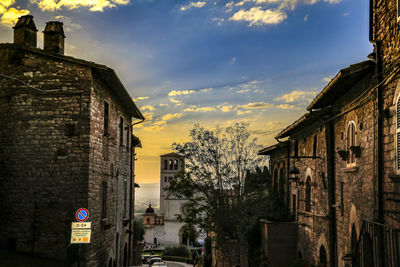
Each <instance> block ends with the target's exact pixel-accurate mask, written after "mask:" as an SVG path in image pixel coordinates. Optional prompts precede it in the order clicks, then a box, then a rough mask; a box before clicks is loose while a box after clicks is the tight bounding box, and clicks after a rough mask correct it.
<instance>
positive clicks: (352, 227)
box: [351, 223, 357, 255]
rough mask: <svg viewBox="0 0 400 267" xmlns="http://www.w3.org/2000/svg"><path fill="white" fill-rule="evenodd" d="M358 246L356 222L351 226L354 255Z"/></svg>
mask: <svg viewBox="0 0 400 267" xmlns="http://www.w3.org/2000/svg"><path fill="white" fill-rule="evenodd" d="M356 248H357V232H356V227H355V226H354V223H353V224H352V226H351V252H352V254H353V255H356Z"/></svg>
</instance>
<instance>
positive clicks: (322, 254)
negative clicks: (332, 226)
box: [319, 246, 328, 266]
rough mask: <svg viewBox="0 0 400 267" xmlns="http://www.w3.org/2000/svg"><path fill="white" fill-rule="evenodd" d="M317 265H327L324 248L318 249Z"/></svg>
mask: <svg viewBox="0 0 400 267" xmlns="http://www.w3.org/2000/svg"><path fill="white" fill-rule="evenodd" d="M319 263H320V264H321V265H322V266H327V264H328V257H327V255H326V250H325V247H324V246H321V247H320V248H319Z"/></svg>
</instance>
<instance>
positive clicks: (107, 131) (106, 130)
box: [103, 101, 110, 136]
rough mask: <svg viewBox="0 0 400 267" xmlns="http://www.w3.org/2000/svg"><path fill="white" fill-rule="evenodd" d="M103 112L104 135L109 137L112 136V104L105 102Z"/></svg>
mask: <svg viewBox="0 0 400 267" xmlns="http://www.w3.org/2000/svg"><path fill="white" fill-rule="evenodd" d="M103 112H104V114H103V120H104V121H103V134H104V135H105V136H108V135H110V104H109V103H108V102H107V101H104V108H103Z"/></svg>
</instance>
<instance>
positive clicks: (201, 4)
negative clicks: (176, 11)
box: [180, 1, 206, 11]
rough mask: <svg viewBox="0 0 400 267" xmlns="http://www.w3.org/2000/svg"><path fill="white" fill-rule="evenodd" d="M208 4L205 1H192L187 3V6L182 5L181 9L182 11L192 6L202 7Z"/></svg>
mask: <svg viewBox="0 0 400 267" xmlns="http://www.w3.org/2000/svg"><path fill="white" fill-rule="evenodd" d="M205 5H206V2H205V1H198V2H190V3H189V4H187V5H185V6H181V8H180V10H181V11H186V10H188V9H191V8H193V7H194V8H202V7H204V6H205Z"/></svg>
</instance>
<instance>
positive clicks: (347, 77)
mask: <svg viewBox="0 0 400 267" xmlns="http://www.w3.org/2000/svg"><path fill="white" fill-rule="evenodd" d="M374 66H375V63H373V62H372V61H370V60H366V61H362V62H360V63H356V64H353V65H350V67H348V68H345V69H341V70H340V71H339V73H338V74H337V75H336V76H335V77H334V78H333V79H332V80H331V81H330V82H329V83H328V84H327V85H326V86H325V88H324V89H323V90H322V91H321V92H320V93H319V94H318V95H317V96H316V97H315V98H314V100H313V101H312V102H311V104H310V105H308V107H307V110H312V109H320V108H323V107H326V106H329V105H330V104H331V103H332V102H334V101H335V100H336V99H337V98H339V97H341V96H342V95H343V94H344V93H345V92H346V91H347V90H348V89H349V87H352V86H353V85H354V84H356V83H357V82H358V81H360V80H361V79H362V78H364V77H365V76H366V74H368V73H371V74H372V71H373V70H374ZM371 77H372V75H371Z"/></svg>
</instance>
